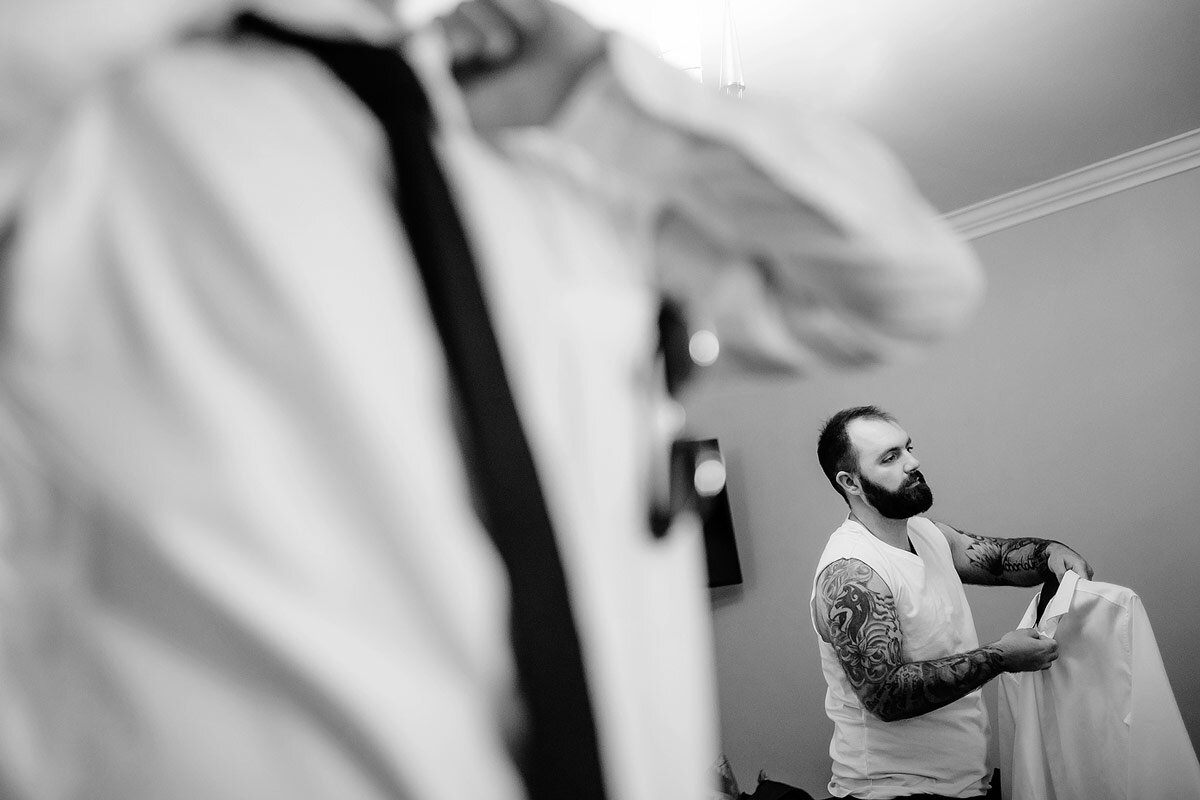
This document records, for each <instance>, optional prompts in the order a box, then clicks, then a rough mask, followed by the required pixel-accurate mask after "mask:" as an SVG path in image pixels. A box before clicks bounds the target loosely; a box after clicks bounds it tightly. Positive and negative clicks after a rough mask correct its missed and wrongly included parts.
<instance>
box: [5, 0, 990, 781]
mask: <svg viewBox="0 0 1200 800" xmlns="http://www.w3.org/2000/svg"><path fill="white" fill-rule="evenodd" d="M246 6H252V7H255V8H257V9H258V10H259V11H260V13H263V14H268V15H271V16H273V17H274V18H275V19H277V20H279V21H280V22H281V23H282V24H287V25H295V26H299V27H306V28H310V29H315V30H319V31H325V32H329V33H331V34H332V33H340V34H343V35H352V36H357V37H361V38H365V39H369V40H375V41H382V40H383V39H385V38H386V37H388V36H391V35H394V34H395V30H394V24H393V23H392V21H391V20H390V19H388V18H387V17H386V16H385V15H382V14H381V13H379V12H378V11H376V10H375V8H374V6H372V5H371V4H368V3H362V2H354V1H353V0H295V2H262V3H245V2H242V3H234V2H233V1H232V0H176V1H175V2H166V1H165V0H122V2H116V3H114V2H107V1H106V2H99V0H78V1H77V2H69V1H68V0H12V1H11V2H8V3H5V4H3V6H0V37H3V41H2V42H0V97H3V102H0V268H2V270H3V292H2V293H0V294H2V298H0V300H2V306H0V323H2V329H0V331H2V333H0V795H3V796H5V797H13V798H36V800H63V799H65V798H72V799H78V800H215V799H216V798H246V800H267V799H268V798H270V799H274V798H288V800H307V799H308V798H313V799H314V800H315V799H316V798H338V799H339V800H357V799H358V798H363V799H364V800H366V799H368V798H369V799H372V800H374V799H375V798H393V799H394V798H398V797H405V798H417V800H441V798H446V799H447V800H448V799H449V798H454V799H455V800H457V799H458V798H464V797H470V798H484V797H486V798H494V799H495V800H517V799H518V798H521V797H522V796H523V789H522V787H521V785H520V781H519V778H518V775H517V771H516V769H515V768H514V764H513V757H512V752H513V748H514V747H516V746H518V743H519V741H520V731H521V726H522V723H523V713H522V711H521V708H520V703H519V698H518V697H517V692H516V687H515V684H514V668H513V663H512V655H511V649H510V646H509V640H508V636H507V629H506V621H507V614H508V606H507V598H508V588H507V586H506V580H507V578H506V575H505V572H504V570H503V567H502V565H501V563H500V561H499V559H498V558H497V555H496V553H495V551H494V549H493V547H492V545H491V542H490V540H489V538H488V536H487V535H486V533H485V532H484V531H483V530H482V528H481V526H480V524H479V521H478V520H477V519H476V517H475V516H474V514H473V513H472V510H471V509H472V505H471V502H470V497H471V487H470V486H469V485H468V481H467V479H466V476H465V470H464V467H463V463H462V455H461V452H460V448H459V443H458V439H457V437H456V434H455V421H454V419H453V411H452V408H453V404H452V403H451V402H450V401H449V389H448V386H447V379H446V374H445V365H444V363H443V359H442V354H441V350H440V346H439V343H438V339H437V335H436V333H435V331H434V328H433V326H432V323H431V320H430V316H429V312H428V310H427V308H426V306H425V302H424V299H423V293H422V288H421V285H420V281H419V278H418V277H417V275H416V273H415V270H414V269H413V268H412V265H411V256H410V253H409V251H408V248H407V244H406V242H405V241H404V239H403V236H402V234H401V232H400V228H399V226H398V224H397V220H396V218H395V214H394V210H393V207H392V203H391V199H390V190H389V185H388V183H389V178H388V177H387V167H386V163H387V161H386V158H385V153H384V148H383V144H382V137H381V133H380V131H379V129H378V127H377V125H376V123H375V121H374V119H373V118H372V117H371V116H370V115H369V114H368V113H367V112H366V111H365V110H364V109H363V108H362V107H361V106H359V105H358V104H357V102H356V101H355V100H354V98H353V96H352V95H350V94H349V93H348V91H347V90H346V89H345V88H344V87H342V86H341V85H340V84H339V83H337V81H336V80H334V79H333V78H332V77H331V76H330V75H329V74H328V73H327V72H326V71H325V70H324V69H323V68H322V67H321V66H320V65H319V64H317V63H316V62H314V61H313V60H311V59H310V58H308V57H306V56H305V55H304V54H301V53H297V52H293V51H289V50H287V49H285V48H282V47H277V46H267V45H263V44H259V45H250V44H246V43H234V42H231V41H229V40H227V39H223V38H221V37H220V36H219V35H209V34H210V32H212V31H214V30H216V29H217V28H219V26H220V25H221V24H223V23H224V22H225V21H227V20H228V19H229V18H230V16H231V15H232V14H233V13H234V11H235V10H236V9H238V8H242V7H246ZM411 56H412V58H413V59H414V60H415V61H416V62H418V65H419V68H420V70H419V71H421V72H422V74H423V76H424V78H425V81H426V83H427V85H428V88H429V89H430V92H431V94H432V95H433V99H434V102H435V105H436V107H437V109H438V111H439V114H440V116H441V127H440V129H439V137H438V142H437V144H438V146H439V149H440V152H441V154H442V157H443V159H444V162H445V165H446V168H447V170H448V173H449V176H450V180H451V183H452V185H453V187H454V188H455V190H456V195H457V199H458V202H459V204H460V207H461V210H462V214H463V217H464V220H465V223H466V226H467V229H468V234H469V236H470V238H471V241H472V244H473V246H474V248H475V250H476V254H477V257H478V261H479V263H480V269H481V271H482V273H483V275H482V278H483V282H484V285H485V289H486V291H487V293H488V298H489V302H490V304H491V310H492V315H493V318H494V320H495V324H496V328H497V336H498V339H499V342H500V345H501V348H502V351H503V353H504V356H505V359H506V367H507V370H508V374H509V377H510V380H511V382H512V383H513V392H514V395H515V398H516V400H517V403H518V406H519V409H520V411H521V413H522V415H523V419H524V422H525V426H526V429H527V432H528V435H529V438H530V440H531V445H532V447H533V451H534V454H535V457H536V459H537V461H538V464H539V467H540V468H541V475H542V477H543V481H544V483H545V487H544V488H545V492H546V495H547V502H548V504H549V506H550V512H551V515H552V517H553V519H554V521H555V523H556V534H557V535H558V537H559V540H560V541H559V545H560V550H561V553H562V556H563V559H564V562H565V570H566V573H567V578H568V583H569V589H570V592H571V596H572V600H573V602H574V605H575V613H576V617H577V619H578V627H579V630H580V636H581V643H582V648H583V653H584V658H585V662H586V665H587V670H588V678H589V681H590V691H591V692H592V697H593V701H594V706H595V709H596V716H597V726H598V732H599V739H600V744H601V749H602V755H603V765H604V770H605V775H606V777H607V779H608V783H609V789H610V796H611V797H613V798H621V800H651V799H653V800H662V799H663V798H695V797H699V796H702V794H703V792H704V791H705V789H706V787H707V780H708V767H709V765H710V764H711V763H712V759H713V758H714V756H715V754H716V752H717V749H718V744H717V737H716V724H715V710H714V687H713V674H712V660H711V653H710V649H711V643H710V621H709V616H708V612H709V609H708V598H707V596H706V594H705V590H704V575H703V568H704V567H703V553H702V548H701V547H700V541H699V539H698V536H697V531H696V530H695V529H694V525H693V524H692V523H691V521H689V520H686V519H685V520H684V521H683V522H681V524H680V525H679V526H677V530H675V531H673V532H672V533H670V534H669V535H668V536H666V537H665V538H664V539H662V540H656V539H654V538H653V537H652V536H651V534H650V533H649V531H648V529H647V516H648V515H647V508H648V502H649V497H648V494H649V491H648V488H647V487H648V485H649V483H650V480H649V478H650V475H649V473H650V470H651V466H650V465H651V464H652V463H653V462H654V453H655V452H656V449H657V448H658V447H659V445H660V443H661V437H660V436H658V435H657V433H656V420H657V419H659V418H660V416H661V415H660V414H659V413H658V411H659V410H660V409H661V407H662V404H663V398H662V392H661V389H660V384H658V383H657V382H656V381H655V379H654V372H653V369H652V364H653V356H654V351H655V344H656V338H657V329H656V325H655V320H656V317H657V312H658V298H659V293H660V292H661V291H664V290H665V291H669V292H670V293H672V294H673V295H675V296H676V297H677V298H679V299H680V300H682V301H683V302H684V303H685V305H687V306H688V308H689V310H690V312H691V313H692V315H693V318H694V319H696V320H699V321H700V323H701V324H704V325H706V326H709V327H711V328H712V329H713V330H714V331H715V332H716V333H717V334H718V335H719V336H721V340H722V344H723V345H724V348H723V356H722V358H721V360H720V362H719V364H720V365H721V367H719V368H718V369H720V368H724V367H725V366H733V365H737V364H739V363H740V364H741V365H743V367H746V366H748V367H750V368H753V369H775V370H786V371H788V372H791V373H797V372H804V371H806V370H809V369H811V368H813V367H815V366H819V365H822V364H837V365H856V364H863V363H872V362H876V361H881V360H891V359H895V358H898V357H901V356H904V355H906V354H908V353H911V352H914V351H916V350H919V349H920V348H921V347H923V346H925V345H927V344H929V343H931V342H934V341H937V340H939V339H940V338H941V337H943V336H945V335H946V334H947V333H949V332H950V331H953V330H955V329H956V328H957V327H958V326H960V325H961V324H962V322H963V321H964V320H965V319H966V318H967V317H968V315H969V314H970V312H971V311H972V310H973V308H974V307H975V305H976V304H977V301H978V298H979V294H980V288H981V279H980V272H979V268H978V265H977V263H976V262H975V260H974V258H973V257H972V255H971V254H970V253H969V251H968V250H967V249H966V248H965V247H964V246H963V245H962V244H961V243H959V242H958V241H957V240H956V239H955V238H954V237H953V236H952V235H951V234H950V233H949V231H948V229H947V228H946V227H945V226H944V225H943V224H942V222H941V221H940V220H939V219H938V218H937V216H936V215H935V214H934V213H933V212H932V211H931V209H929V207H928V206H926V205H925V204H924V202H923V201H922V200H921V199H920V198H919V197H918V196H917V195H915V193H914V192H913V190H912V187H911V186H910V185H909V183H908V180H907V178H906V177H905V176H904V174H903V173H902V172H901V171H900V170H899V169H898V168H897V167H896V165H895V163H894V162H893V161H892V159H891V157H890V156H889V155H887V154H886V153H884V152H883V151H882V150H881V149H880V148H879V147H878V146H877V145H875V144H874V143H873V142H872V141H871V140H870V139H868V138H867V137H865V136H864V135H862V134H861V133H859V132H858V131H856V130H854V129H853V128H851V127H849V126H847V125H845V124H843V123H841V122H839V121H837V120H830V119H826V118H824V117H821V116H820V115H817V114H815V113H811V112H805V111H803V110H796V109H791V110H787V109H783V108H778V107H774V106H769V105H763V106H759V105H757V104H755V103H751V102H745V103H742V104H737V103H734V102H733V101H730V100H727V99H724V98H719V97H717V96H715V95H713V94H710V93H709V92H708V91H707V90H705V89H704V88H703V87H701V86H698V85H695V84H694V83H693V82H691V81H690V80H689V79H687V78H686V77H684V76H682V75H680V74H678V73H677V72H675V71H674V70H672V69H670V68H669V67H667V66H666V65H664V64H662V63H661V62H659V61H658V59H656V58H654V57H653V56H651V55H649V54H646V53H644V52H642V51H640V50H638V49H637V48H636V47H635V46H633V45H632V44H630V43H628V42H625V41H623V40H619V39H614V40H613V41H612V43H611V44H610V47H609V53H608V57H607V59H606V60H605V62H604V63H603V64H600V65H599V66H597V68H596V69H594V70H593V71H592V72H591V73H590V74H589V75H588V76H586V77H585V79H584V80H583V82H582V83H581V85H580V86H579V87H578V88H577V90H576V91H575V93H574V94H573V95H572V97H571V98H570V99H569V100H568V102H567V103H566V105H565V106H564V107H563V108H562V109H561V112H560V114H559V115H558V117H557V119H556V120H555V122H554V124H553V125H552V126H550V127H548V128H546V129H540V130H527V131H516V132H513V133H511V134H510V135H508V136H505V137H502V138H501V139H500V140H491V141H485V140H484V139H482V138H480V137H479V136H478V135H476V134H475V132H474V131H473V130H472V129H471V127H470V126H469V124H468V122H467V119H466V117H465V115H464V113H463V111H462V103H461V98H459V96H458V94H457V89H456V87H455V86H454V85H453V83H452V81H451V80H450V79H449V76H448V73H447V71H446V69H445V64H444V60H443V59H442V58H441V56H440V53H439V49H438V46H437V42H436V39H434V38H427V37H420V36H419V37H416V38H415V39H414V41H413V44H412V54H411Z"/></svg>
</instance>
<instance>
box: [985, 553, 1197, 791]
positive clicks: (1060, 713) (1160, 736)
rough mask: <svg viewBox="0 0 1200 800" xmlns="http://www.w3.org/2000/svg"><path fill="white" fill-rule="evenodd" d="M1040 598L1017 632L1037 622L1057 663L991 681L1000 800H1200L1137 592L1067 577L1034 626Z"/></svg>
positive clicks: (1190, 755) (1183, 732)
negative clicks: (995, 687) (995, 696)
mask: <svg viewBox="0 0 1200 800" xmlns="http://www.w3.org/2000/svg"><path fill="white" fill-rule="evenodd" d="M1038 599H1039V598H1037V597H1035V598H1034V600H1033V601H1032V602H1031V603H1030V605H1029V608H1028V610H1027V611H1026V612H1025V616H1024V618H1023V619H1022V620H1021V623H1020V625H1019V626H1018V627H1019V628H1031V627H1035V624H1036V627H1037V629H1038V631H1039V632H1040V633H1042V635H1045V636H1050V637H1053V638H1054V639H1056V640H1057V641H1058V645H1059V657H1058V660H1057V661H1055V662H1054V664H1053V665H1052V666H1051V667H1050V669H1048V670H1045V671H1041V672H1019V673H1005V674H1003V675H1001V676H1000V678H999V681H998V684H999V702H998V707H999V713H998V718H999V719H998V730H999V745H1000V768H1001V776H1002V780H1001V786H1002V790H1003V794H1004V800H1075V798H1087V799H1088V800H1183V798H1195V797H1200V763H1197V760H1196V754H1195V751H1194V750H1193V749H1192V745H1191V740H1190V739H1189V737H1188V732H1187V729H1186V728H1185V727H1184V724H1183V718H1182V717H1181V716H1180V714H1179V708H1178V706H1177V705H1176V704H1175V696H1174V694H1173V693H1172V692H1171V686H1170V683H1169V682H1168V680H1167V673H1166V670H1165V669H1164V668H1163V663H1162V657H1161V655H1160V654H1159V651H1158V644H1157V642H1156V641H1155V639H1154V631H1153V630H1152V629H1151V627H1150V620H1149V618H1148V617H1147V615H1146V611H1145V608H1144V607H1143V606H1142V602H1141V600H1140V598H1139V597H1138V596H1137V594H1136V593H1134V592H1133V591H1132V590H1131V589H1127V588H1125V587H1123V586H1115V585H1113V584H1109V583H1100V582H1096V581H1089V580H1084V579H1082V578H1080V577H1079V575H1077V574H1075V573H1074V572H1068V573H1067V574H1066V576H1065V577H1064V578H1063V581H1062V583H1061V585H1060V586H1059V590H1058V592H1057V593H1056V594H1055V595H1054V597H1053V598H1052V599H1051V600H1050V602H1049V604H1048V605H1047V606H1046V608H1045V611H1044V612H1043V613H1042V616H1041V619H1040V620H1039V619H1038V618H1037V605H1038Z"/></svg>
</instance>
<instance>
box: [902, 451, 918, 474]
mask: <svg viewBox="0 0 1200 800" xmlns="http://www.w3.org/2000/svg"><path fill="white" fill-rule="evenodd" d="M920 466H921V461H920V459H918V458H917V457H916V456H915V455H913V454H912V453H909V454H908V462H907V463H906V464H905V465H904V471H905V473H909V474H911V473H913V472H915V471H916V470H917V469H918V468H919V467H920Z"/></svg>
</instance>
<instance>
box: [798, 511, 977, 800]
mask: <svg viewBox="0 0 1200 800" xmlns="http://www.w3.org/2000/svg"><path fill="white" fill-rule="evenodd" d="M908 538H909V541H911V542H912V544H913V547H914V548H915V549H916V551H917V552H916V554H913V553H911V552H909V551H907V550H899V549H897V548H895V547H892V546H891V545H888V544H885V543H883V542H882V541H880V540H879V539H877V538H876V537H875V536H874V535H872V534H871V532H870V531H868V530H867V529H866V528H865V527H864V526H863V525H861V524H860V523H858V522H854V521H851V520H850V519H847V520H846V522H844V523H843V524H842V526H841V527H840V528H838V529H837V530H836V531H834V533H833V535H832V536H830V537H829V543H828V544H827V545H826V546H825V551H824V552H823V553H822V554H821V560H820V562H819V564H818V565H817V573H816V574H817V575H820V574H821V571H822V570H824V569H825V567H827V566H828V565H829V564H831V563H832V562H834V561H837V560H838V559H842V558H857V559H858V560H860V561H862V562H863V563H865V564H866V565H867V566H869V567H871V569H873V570H875V572H876V573H878V574H879V576H880V577H881V578H883V580H884V582H885V583H887V585H888V587H889V588H890V589H891V592H892V595H893V597H895V599H896V610H897V612H898V614H899V618H900V631H901V634H902V635H903V637H904V647H903V651H902V657H903V659H904V660H905V661H906V662H909V661H927V660H929V659H934V658H940V657H942V656H947V655H951V654H953V653H962V652H966V651H968V650H974V649H975V648H977V647H978V646H979V638H978V636H977V635H976V633H975V621H974V619H973V618H972V617H971V609H970V607H969V606H968V605H967V597H966V593H965V592H964V591H963V587H962V581H961V580H960V579H959V577H958V573H957V572H956V571H955V569H954V561H953V558H952V556H951V554H950V544H949V543H948V542H947V541H946V537H945V535H943V534H942V532H941V531H940V530H939V529H938V528H937V526H936V525H934V524H933V522H931V521H930V520H928V519H925V518H923V517H913V518H912V519H910V520H909V521H908ZM815 594H816V582H815V580H814V583H813V596H814V597H815ZM809 607H810V609H811V607H812V605H811V602H810V606H809ZM810 613H811V612H810ZM813 627H814V628H816V620H815V619H814V620H813ZM820 648H821V668H822V670H823V671H824V673H825V682H826V683H827V684H828V686H829V689H828V691H827V692H826V694H825V712H826V713H827V714H828V715H829V718H830V719H831V720H833V740H832V741H831V742H830V745H829V755H830V756H831V757H832V758H833V777H832V778H831V779H830V781H829V792H830V793H831V794H832V795H834V796H835V797H845V796H846V795H848V794H853V795H855V796H856V797H860V798H863V800H883V798H893V797H905V796H908V795H913V794H924V793H929V794H940V795H945V796H947V797H976V796H979V795H982V794H985V793H986V792H987V786H988V783H990V776H991V767H990V766H989V764H988V763H987V762H988V735H989V732H990V731H989V727H988V716H987V709H986V707H985V706H984V702H983V693H982V691H981V690H978V689H977V690H975V691H974V692H971V693H970V694H968V695H966V696H965V697H963V698H961V699H959V700H957V701H955V702H953V703H951V704H950V705H947V706H944V707H942V708H939V709H937V710H936V711H931V712H929V713H928V714H923V715H921V716H919V717H913V718H912V719H906V720H899V721H896V722H884V721H882V720H881V719H879V718H878V717H876V716H875V715H874V714H872V713H871V712H869V711H867V710H866V709H864V708H863V706H862V703H861V702H859V699H858V696H857V695H856V694H855V693H854V689H853V688H852V687H851V686H850V682H849V680H847V678H846V673H845V672H844V671H843V670H842V667H841V664H839V663H838V660H837V656H835V655H834V652H833V648H832V647H830V646H829V643H828V642H826V641H825V640H824V639H822V640H821V642H820Z"/></svg>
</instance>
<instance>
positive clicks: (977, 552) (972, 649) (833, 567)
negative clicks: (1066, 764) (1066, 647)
mask: <svg viewBox="0 0 1200 800" xmlns="http://www.w3.org/2000/svg"><path fill="white" fill-rule="evenodd" d="M817 458H818V460H819V461H820V463H821V468H822V469H823V470H824V472H825V475H826V477H828V478H829V482H830V483H832V484H833V487H834V488H835V489H836V490H837V491H838V493H840V494H841V495H842V497H843V498H844V499H845V500H846V503H847V504H848V505H849V507H850V513H849V515H848V516H847V518H846V521H845V522H844V523H843V524H842V525H841V527H839V528H838V529H837V530H836V531H834V533H833V535H832V536H831V537H830V538H829V542H828V544H827V545H826V547H825V550H824V552H823V553H822V554H821V559H820V561H819V563H818V566H817V574H816V579H815V581H814V584H813V593H812V602H811V610H812V621H813V626H814V627H815V628H816V631H817V633H818V634H819V635H820V638H821V643H820V648H821V666H822V670H823V672H824V674H825V680H826V682H827V683H828V686H829V688H828V691H827V693H826V699H825V710H826V713H827V714H828V715H829V718H830V719H831V720H833V723H834V733H833V740H832V742H831V744H830V748H829V749H830V756H831V757H832V759H833V776H832V778H831V780H830V783H829V791H830V793H831V794H833V795H834V796H835V797H851V798H858V799H859V800H884V799H886V798H896V797H906V798H950V797H953V798H976V797H978V798H982V797H984V796H986V795H987V793H988V790H989V788H990V782H991V767H990V766H989V765H988V763H987V756H988V730H989V726H988V717H987V709H986V707H985V706H984V701H983V696H982V692H981V689H980V687H982V686H983V684H985V683H987V682H988V681H989V680H991V679H992V678H995V677H996V676H997V675H999V674H1000V673H1002V672H1028V671H1034V670H1042V669H1048V668H1049V667H1050V665H1051V664H1052V663H1053V662H1054V660H1055V659H1056V658H1057V655H1058V648H1057V645H1056V644H1055V642H1054V640H1053V639H1049V638H1044V637H1042V636H1041V635H1039V634H1038V633H1037V632H1036V631H1034V630H1032V629H1025V630H1016V631H1011V632H1009V633H1007V634H1005V635H1004V636H1003V637H1002V638H1001V639H1000V640H999V641H996V642H993V643H992V644H988V645H985V646H983V647H980V646H979V639H978V636H977V634H976V632H975V623H974V620H973V619H972V617H971V609H970V606H969V605H968V603H967V598H966V594H965V592H964V591H963V584H964V583H972V584H982V585H988V586H1033V585H1036V584H1038V583H1041V582H1043V581H1046V580H1048V579H1050V578H1051V577H1052V576H1053V577H1055V578H1061V577H1062V576H1063V574H1064V573H1065V572H1066V571H1067V570H1073V571H1075V572H1077V573H1078V574H1080V575H1081V576H1084V577H1088V578H1090V577H1091V576H1092V568H1091V567H1090V566H1089V565H1088V563H1087V561H1085V560H1084V559H1083V558H1082V557H1081V556H1080V555H1079V554H1078V553H1076V552H1075V551H1074V550H1072V549H1071V548H1069V547H1067V546H1066V545H1064V544H1062V543H1060V542H1055V541H1049V540H1046V539H1034V538H1013V539H998V538H991V537H986V536H977V535H975V534H972V533H967V532H965V531H961V530H957V529H955V528H953V527H951V526H949V525H945V524H943V523H940V522H935V521H933V520H931V519H929V518H927V517H923V516H921V515H922V514H924V513H925V512H926V511H928V510H929V508H930V507H931V506H932V505H933V492H932V490H931V489H930V488H929V484H928V483H927V482H926V481H925V476H924V475H922V474H921V471H920V461H918V460H917V457H916V455H915V453H914V450H913V443H912V438H911V437H909V435H908V434H907V433H906V432H905V431H904V429H903V428H901V427H900V425H899V424H898V423H897V422H896V420H895V419H894V418H893V417H892V416H891V415H890V414H888V413H887V412H886V411H883V410H882V409H880V408H878V407H877V406H858V407H855V408H848V409H845V410H843V411H839V412H838V413H837V414H835V415H834V416H833V417H831V418H830V419H829V420H828V421H827V422H826V423H825V425H824V426H823V427H822V430H821V434H820V438H819V442H818V445H817Z"/></svg>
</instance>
